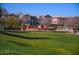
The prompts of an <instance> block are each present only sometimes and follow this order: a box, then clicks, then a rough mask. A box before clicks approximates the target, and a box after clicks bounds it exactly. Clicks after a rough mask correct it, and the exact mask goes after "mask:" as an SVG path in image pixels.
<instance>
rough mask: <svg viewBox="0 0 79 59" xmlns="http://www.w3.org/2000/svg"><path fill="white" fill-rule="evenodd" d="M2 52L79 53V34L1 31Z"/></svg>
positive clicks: (0, 51)
mask: <svg viewBox="0 0 79 59" xmlns="http://www.w3.org/2000/svg"><path fill="white" fill-rule="evenodd" d="M0 54H1V55H3V54H7V55H8V54H9V55H11V54H12V55H13V54H15V55H18V54H20V55H74V54H75V55H78V54H79V36H78V35H74V34H67V33H55V32H0Z"/></svg>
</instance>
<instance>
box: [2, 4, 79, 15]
mask: <svg viewBox="0 0 79 59" xmlns="http://www.w3.org/2000/svg"><path fill="white" fill-rule="evenodd" d="M3 7H5V8H6V9H7V11H8V12H9V13H19V12H21V13H24V14H26V13H29V14H32V15H46V14H49V15H52V16H79V4H78V3H4V4H3Z"/></svg>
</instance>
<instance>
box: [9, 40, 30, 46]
mask: <svg viewBox="0 0 79 59" xmlns="http://www.w3.org/2000/svg"><path fill="white" fill-rule="evenodd" d="M8 42H11V43H14V44H16V45H19V46H24V47H31V45H29V44H23V43H19V42H15V41H11V40H8Z"/></svg>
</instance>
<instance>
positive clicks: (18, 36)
mask: <svg viewBox="0 0 79 59" xmlns="http://www.w3.org/2000/svg"><path fill="white" fill-rule="evenodd" d="M0 33H1V34H4V35H8V36H13V37H17V38H23V39H50V38H46V37H26V36H21V35H17V34H12V33H7V32H3V31H0Z"/></svg>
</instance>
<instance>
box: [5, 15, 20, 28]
mask: <svg viewBox="0 0 79 59" xmlns="http://www.w3.org/2000/svg"><path fill="white" fill-rule="evenodd" d="M17 19H18V18H17V17H16V15H13V14H10V15H8V16H6V17H4V26H5V28H9V29H15V28H17V27H19V26H20V24H19V22H18V21H17Z"/></svg>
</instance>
